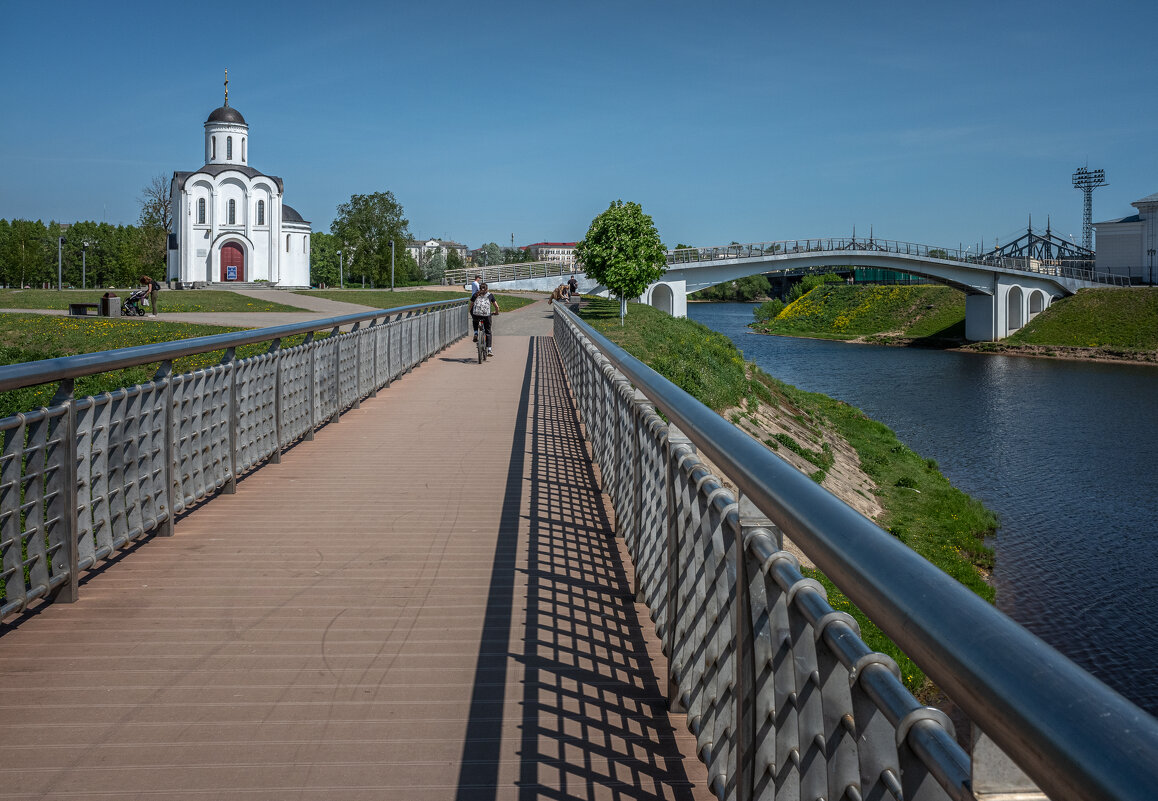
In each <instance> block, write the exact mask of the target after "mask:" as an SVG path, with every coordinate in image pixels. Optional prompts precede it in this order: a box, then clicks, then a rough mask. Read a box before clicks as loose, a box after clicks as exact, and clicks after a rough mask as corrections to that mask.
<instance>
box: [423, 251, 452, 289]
mask: <svg viewBox="0 0 1158 801" xmlns="http://www.w3.org/2000/svg"><path fill="white" fill-rule="evenodd" d="M444 275H446V255H445V254H444V253H443V252H442V251H441V250H435V251H433V252H431V253H428V254H427V255H426V264H424V265H423V270H422V277H423V278H424V279H425V280H426V282H427V283H428V284H438V283H441V282H442V277H443V276H444Z"/></svg>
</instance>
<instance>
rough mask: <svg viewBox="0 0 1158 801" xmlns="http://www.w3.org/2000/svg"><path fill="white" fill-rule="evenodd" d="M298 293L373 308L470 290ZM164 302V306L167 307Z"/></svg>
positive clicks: (502, 299)
mask: <svg viewBox="0 0 1158 801" xmlns="http://www.w3.org/2000/svg"><path fill="white" fill-rule="evenodd" d="M293 294H295V295H310V296H312V297H315V298H325V299H326V300H336V301H340V302H341V303H357V304H358V305H359V306H369V307H370V308H372V309H393V308H394V307H395V306H411V305H414V304H416V303H437V302H438V301H440V300H458V299H460V298H461V299H463V300H466V299H468V298H470V293H468V292H463V291H462V290H461V289H459V290H455V289H449V288H448V289H446V290H441V289H413V290H399V291H397V292H391V291H390V290H389V289H309V290H300V291H298V292H295V293H293ZM494 295H495V299H496V300H497V301H498V302H499V308H500V309H502V310H503V311H514V310H515V309H519V308H522V307H523V306H526V305H527V304H529V303H534V301H533V300H531V299H530V298H521V297H518V296H516V295H505V294H502V293H499V292H495V293H494ZM164 308H165V306H164V304H162V305H161V309H162V310H164Z"/></svg>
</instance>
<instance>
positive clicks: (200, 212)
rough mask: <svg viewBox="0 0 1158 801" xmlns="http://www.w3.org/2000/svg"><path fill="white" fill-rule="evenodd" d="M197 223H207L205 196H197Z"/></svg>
mask: <svg viewBox="0 0 1158 801" xmlns="http://www.w3.org/2000/svg"><path fill="white" fill-rule="evenodd" d="M197 224H198V225H204V224H205V198H203V197H199V198H197Z"/></svg>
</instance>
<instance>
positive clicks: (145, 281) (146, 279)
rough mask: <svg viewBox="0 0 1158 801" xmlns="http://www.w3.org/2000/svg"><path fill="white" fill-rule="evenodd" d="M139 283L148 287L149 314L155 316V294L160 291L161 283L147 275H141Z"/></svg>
mask: <svg viewBox="0 0 1158 801" xmlns="http://www.w3.org/2000/svg"><path fill="white" fill-rule="evenodd" d="M141 285H142V286H146V287H148V288H149V316H151V317H156V316H157V311H158V310H157V296H158V295H159V294H160V292H161V285H160V284H158V283H157V282H156V281H155V280H153V278H152V277H150V276H148V275H142V276H141Z"/></svg>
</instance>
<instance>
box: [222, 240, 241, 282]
mask: <svg viewBox="0 0 1158 801" xmlns="http://www.w3.org/2000/svg"><path fill="white" fill-rule="evenodd" d="M221 280H222V281H244V280H245V251H244V250H242V248H241V245H239V244H237V243H236V242H226V243H225V244H224V245H222V246H221Z"/></svg>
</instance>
